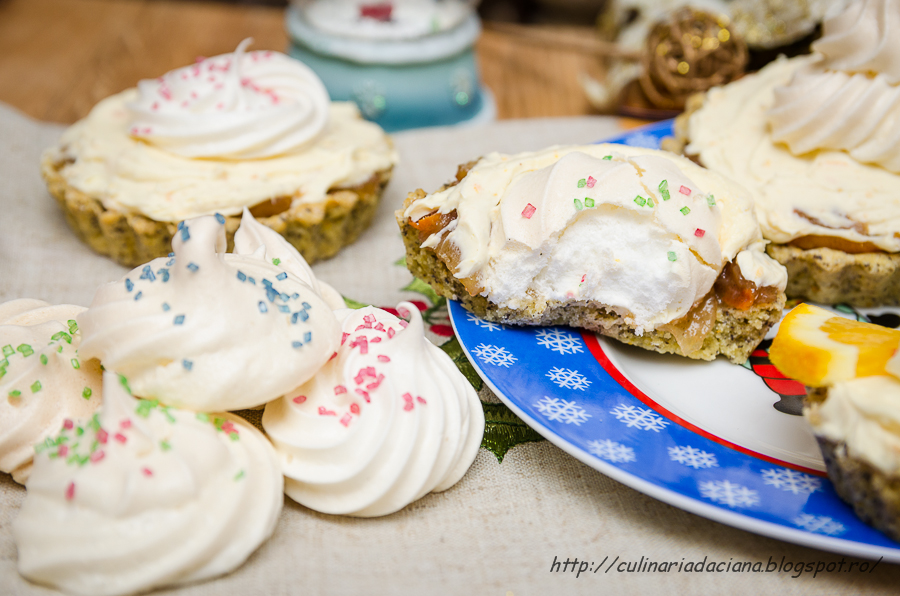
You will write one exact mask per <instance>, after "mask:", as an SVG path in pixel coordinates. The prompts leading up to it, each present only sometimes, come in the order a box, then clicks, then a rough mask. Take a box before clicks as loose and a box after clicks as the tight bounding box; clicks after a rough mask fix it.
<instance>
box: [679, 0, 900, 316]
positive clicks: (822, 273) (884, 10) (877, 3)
mask: <svg viewBox="0 0 900 596" xmlns="http://www.w3.org/2000/svg"><path fill="white" fill-rule="evenodd" d="M898 23H900V2H898V1H897V0H866V1H865V2H855V3H850V5H849V6H848V7H847V9H846V10H845V11H844V12H842V13H840V14H839V15H837V16H835V17H833V18H831V19H829V20H827V21H826V22H825V24H824V36H823V37H822V38H821V39H820V40H819V41H818V42H816V43H815V44H814V45H813V49H814V50H815V53H814V54H813V55H811V56H803V57H798V58H793V59H786V58H780V59H779V60H776V61H775V62H773V63H771V64H769V65H768V66H766V67H765V68H763V69H762V70H761V71H759V72H758V73H756V74H754V75H749V76H746V77H744V78H743V79H741V80H739V81H736V82H734V83H731V84H729V85H726V86H724V87H721V88H717V89H713V90H711V91H709V92H708V93H707V94H706V95H705V96H700V97H697V98H695V99H694V100H692V101H691V102H689V104H688V107H687V111H686V112H685V114H684V115H682V116H680V117H679V119H678V120H677V121H676V127H675V128H676V139H675V140H674V141H673V142H671V143H670V144H668V145H664V147H667V148H670V149H674V150H681V151H683V153H684V154H685V155H687V156H689V157H691V158H692V159H695V160H696V161H697V162H698V163H700V164H702V165H704V166H705V167H707V168H709V169H711V170H713V171H716V172H718V173H720V174H722V175H724V176H728V177H729V178H731V179H733V180H735V181H736V182H738V183H740V184H742V185H743V186H744V187H745V188H747V190H749V191H750V192H751V194H752V195H753V198H754V200H755V201H756V206H757V215H758V217H759V222H760V226H761V227H762V231H763V236H765V238H767V239H768V240H771V241H772V244H770V245H769V246H768V248H767V250H768V253H769V254H770V255H771V256H772V257H773V258H775V259H776V260H778V261H779V262H780V263H782V264H784V265H785V267H787V270H788V275H789V282H788V287H787V294H788V296H792V297H803V298H809V299H812V300H815V301H817V302H823V303H836V302H847V303H850V304H853V305H856V306H864V307H865V306H876V305H879V304H887V305H896V304H900V201H898V200H897V190H896V189H897V187H898V184H900V102H898V97H900V62H898V61H897V60H896V56H898V55H900V41H897V40H898V37H897V35H896V33H897V31H895V29H896V28H897V24H898Z"/></svg>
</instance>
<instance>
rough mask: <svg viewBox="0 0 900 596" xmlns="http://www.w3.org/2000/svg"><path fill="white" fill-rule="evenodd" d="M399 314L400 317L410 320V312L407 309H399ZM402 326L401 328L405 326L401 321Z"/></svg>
mask: <svg viewBox="0 0 900 596" xmlns="http://www.w3.org/2000/svg"><path fill="white" fill-rule="evenodd" d="M397 314H398V315H400V316H401V317H402V318H404V319H408V318H409V311H408V310H406V309H405V308H398V309H397ZM400 326H401V327H402V326H403V321H400Z"/></svg>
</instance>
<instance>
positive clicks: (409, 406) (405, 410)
mask: <svg viewBox="0 0 900 596" xmlns="http://www.w3.org/2000/svg"><path fill="white" fill-rule="evenodd" d="M413 407H415V406H413V404H412V402H411V401H410V402H406V405H405V406H403V411H404V412H409V411H410V410H412V409H413Z"/></svg>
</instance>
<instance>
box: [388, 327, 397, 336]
mask: <svg viewBox="0 0 900 596" xmlns="http://www.w3.org/2000/svg"><path fill="white" fill-rule="evenodd" d="M387 333H388V339H391V338H392V337H394V335H395V333H396V332H395V331H394V328H393V327H388V332H387Z"/></svg>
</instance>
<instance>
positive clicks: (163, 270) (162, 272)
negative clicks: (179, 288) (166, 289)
mask: <svg viewBox="0 0 900 596" xmlns="http://www.w3.org/2000/svg"><path fill="white" fill-rule="evenodd" d="M156 274H157V275H159V276H160V277H162V280H163V283H166V282H167V281H169V270H168V269H166V268H165V267H162V268H160V269H158V270H157V271H156Z"/></svg>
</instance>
